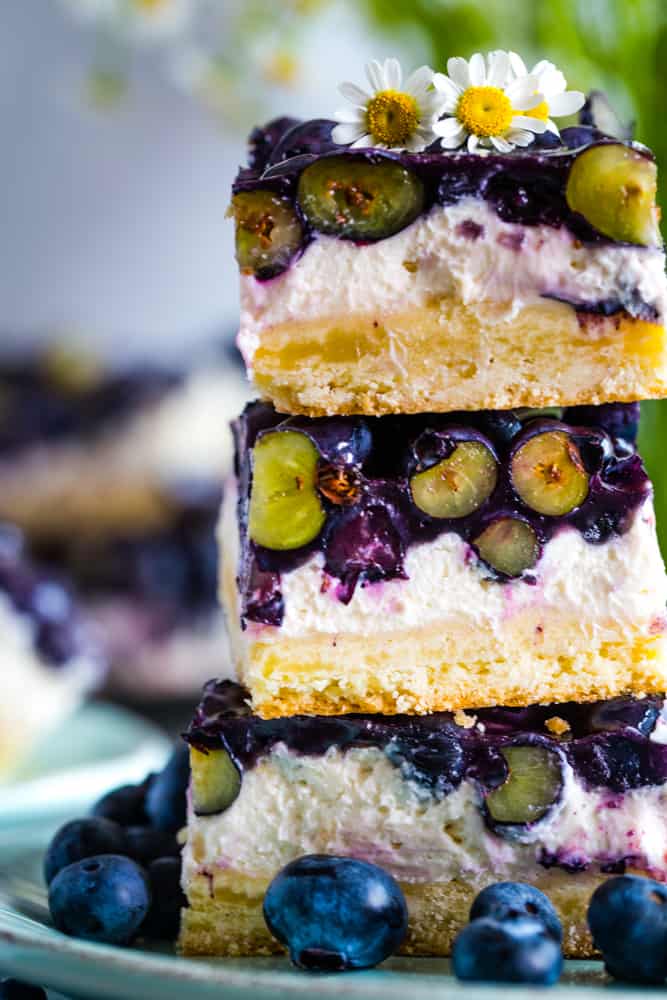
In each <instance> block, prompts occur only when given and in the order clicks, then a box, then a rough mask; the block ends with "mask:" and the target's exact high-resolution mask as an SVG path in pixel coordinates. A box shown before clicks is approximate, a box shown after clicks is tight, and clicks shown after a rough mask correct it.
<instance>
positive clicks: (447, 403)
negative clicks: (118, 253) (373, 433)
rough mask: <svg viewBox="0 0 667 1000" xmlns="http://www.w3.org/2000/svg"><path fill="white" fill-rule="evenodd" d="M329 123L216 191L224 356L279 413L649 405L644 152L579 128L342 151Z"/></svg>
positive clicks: (653, 335) (271, 137)
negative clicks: (224, 213)
mask: <svg viewBox="0 0 667 1000" xmlns="http://www.w3.org/2000/svg"><path fill="white" fill-rule="evenodd" d="M334 124H335V123H334V122H331V121H326V120H317V121H314V122H305V123H294V121H293V120H287V121H285V120H280V121H279V122H272V123H270V124H269V126H267V127H266V128H265V129H264V130H261V131H258V132H256V133H254V134H253V136H252V142H251V159H250V165H249V166H248V167H245V168H243V169H242V170H241V171H240V173H239V175H238V178H237V180H236V183H235V186H234V195H233V199H232V209H231V210H232V213H233V215H234V218H235V220H236V241H237V259H238V262H239V266H240V270H241V326H240V335H239V346H240V348H241V350H242V352H243V354H244V357H245V360H246V363H247V365H248V368H249V369H250V370H251V372H252V374H253V376H254V380H255V383H256V385H257V387H258V388H259V390H260V392H261V393H262V395H263V396H264V397H265V398H267V399H270V400H271V401H272V402H273V403H274V404H275V405H276V407H277V408H278V409H280V410H283V411H286V412H289V413H293V414H296V413H302V414H307V415H310V416H319V415H328V414H334V413H335V414H345V413H364V414H372V415H381V414H386V413H414V412H422V411H446V410H462V409H465V410H487V409H505V408H509V407H512V406H515V405H516V403H517V400H520V402H521V404H522V405H525V406H547V405H548V406H551V405H564V404H565V405H572V404H578V403H579V404H599V403H606V402H618V401H624V400H627V401H632V400H635V399H646V398H653V397H659V396H663V395H664V394H665V392H666V391H667V342H666V338H665V309H666V303H667V279H666V278H665V256H664V252H663V249H662V246H661V240H660V233H659V229H658V223H657V219H658V216H657V209H656V205H655V190H656V166H655V162H654V160H653V157H652V155H651V153H650V152H649V151H648V150H647V149H646V148H644V147H642V146H639V145H638V144H636V143H633V142H631V141H629V140H620V139H615V138H612V137H610V136H608V135H605V134H603V133H602V132H600V131H598V130H597V129H596V128H594V127H592V126H577V127H571V128H567V129H564V130H563V132H562V134H561V136H560V139H557V138H556V136H554V134H553V133H552V132H546V133H544V135H543V136H537V138H536V141H535V142H534V143H533V144H532V145H530V146H529V147H528V148H527V149H525V150H518V149H515V150H513V151H512V152H508V153H500V152H498V150H497V149H492V150H491V151H490V152H489V154H488V155H486V156H482V155H479V154H478V153H477V152H475V153H469V152H467V151H463V152H462V151H455V152H453V151H450V150H446V149H445V150H443V149H441V148H438V147H436V146H432V147H429V148H428V149H426V150H425V151H423V152H418V153H415V152H407V151H401V152H399V151H396V150H394V149H382V148H375V147H374V148H361V149H358V148H342V147H341V146H340V145H336V143H335V142H334V141H333V139H332V129H333V126H334ZM334 134H335V132H334ZM547 137H548V138H547ZM368 145H369V146H373V145H374V144H373V143H372V142H369V144H368ZM547 145H548V146H549V147H550V148H546V147H547Z"/></svg>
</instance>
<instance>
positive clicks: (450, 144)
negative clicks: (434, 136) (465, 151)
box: [440, 122, 466, 149]
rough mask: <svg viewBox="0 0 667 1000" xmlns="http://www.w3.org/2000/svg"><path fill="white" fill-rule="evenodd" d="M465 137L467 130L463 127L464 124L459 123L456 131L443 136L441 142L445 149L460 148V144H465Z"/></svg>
mask: <svg viewBox="0 0 667 1000" xmlns="http://www.w3.org/2000/svg"><path fill="white" fill-rule="evenodd" d="M457 124H458V122H457ZM465 137H466V130H465V129H464V128H463V126H462V125H459V127H458V128H457V130H456V132H452V133H451V134H449V135H443V136H441V137H440V142H441V144H442V146H443V147H444V148H445V149H458V147H459V146H461V145H463V143H464V141H465Z"/></svg>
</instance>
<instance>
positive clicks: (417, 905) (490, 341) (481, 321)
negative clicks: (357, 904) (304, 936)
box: [181, 119, 667, 956]
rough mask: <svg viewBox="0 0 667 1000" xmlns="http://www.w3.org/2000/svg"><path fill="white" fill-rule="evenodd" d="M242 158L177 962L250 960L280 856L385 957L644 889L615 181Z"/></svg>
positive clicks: (641, 376)
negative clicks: (231, 333) (231, 346)
mask: <svg viewBox="0 0 667 1000" xmlns="http://www.w3.org/2000/svg"><path fill="white" fill-rule="evenodd" d="M332 124H333V123H331V122H326V121H323V120H318V121H314V122H307V123H298V122H295V121H293V120H290V119H281V120H278V121H274V122H271V123H270V124H269V125H268V126H267V127H266V128H264V129H261V130H256V131H255V132H254V133H253V135H252V136H251V145H250V161H249V165H248V166H247V167H245V168H243V169H242V170H241V171H240V173H239V176H238V179H237V181H236V184H235V187H234V193H233V201H232V210H233V214H234V217H235V220H236V227H237V257H238V260H239V264H240V269H241V291H242V324H241V336H240V343H241V347H242V350H243V353H244V356H245V359H246V363H247V365H248V368H249V370H250V372H251V374H252V375H253V377H254V380H255V385H256V386H257V388H258V389H259V392H260V394H261V396H262V400H261V401H258V402H255V403H252V404H250V405H249V406H248V407H247V408H246V409H245V411H244V412H243V414H242V415H241V416H240V417H239V418H238V420H237V421H236V423H235V428H234V429H235V436H236V472H235V482H234V484H233V486H230V488H229V489H225V506H224V511H223V516H222V521H221V534H220V538H221V542H222V550H223V566H222V583H221V586H222V597H223V601H224V604H225V606H226V609H227V614H228V618H229V624H230V629H231V632H232V640H233V646H234V655H235V662H236V668H237V671H238V677H239V682H240V683H239V684H235V683H232V682H229V681H224V682H211V683H210V684H209V685H208V686H207V687H206V689H205V692H204V696H203V700H202V702H201V704H200V706H199V708H198V709H197V711H196V714H195V717H194V719H193V721H192V724H191V726H190V729H189V731H188V734H187V739H188V742H189V743H190V745H191V748H192V787H191V794H190V807H189V821H188V836H187V845H186V848H185V855H184V888H185V890H186V893H187V896H188V901H189V907H188V908H187V909H186V910H185V911H184V914H183V924H182V932H181V948H182V950H183V951H184V952H186V953H188V954H240V955H257V954H268V953H271V952H274V951H279V950H280V945H279V944H278V943H277V942H276V941H275V940H274V939H273V938H272V937H271V935H270V934H269V932H268V930H267V928H266V926H265V924H264V921H263V919H262V899H263V895H264V893H265V891H266V888H267V886H268V884H269V882H270V881H271V879H272V878H273V877H274V875H275V874H276V873H277V872H278V871H279V870H280V868H281V867H282V866H283V865H285V864H286V863H287V862H289V861H291V860H293V859H294V858H296V857H298V856H300V855H304V854H309V853H330V854H338V855H351V856H354V857H357V858H363V859H366V860H369V861H372V862H375V863H376V864H378V865H381V866H382V867H383V868H385V869H386V870H387V871H389V872H391V873H392V874H393V875H394V876H395V877H396V878H397V879H398V881H399V883H400V885H401V887H402V889H403V891H404V893H405V896H406V899H407V903H408V907H409V912H410V926H409V933H408V937H407V939H406V942H405V945H404V950H405V951H406V952H409V953H413V954H431V955H442V954H447V953H448V951H449V949H450V947H451V943H452V939H453V937H454V936H455V934H456V933H457V932H458V930H459V929H460V928H461V927H462V926H463V924H464V923H465V922H466V921H467V917H468V911H469V907H470V903H471V901H472V899H473V897H474V895H475V894H476V893H477V892H478V891H479V890H480V889H481V888H483V887H484V886H485V885H487V884H489V883H491V882H495V881H499V880H503V879H513V880H522V881H527V882H530V883H533V884H534V885H537V886H539V887H540V888H541V889H543V890H544V891H545V892H546V893H547V894H548V895H549V896H550V897H551V899H552V901H553V902H554V904H555V906H556V908H557V910H558V911H559V914H560V916H561V919H562V921H563V925H564V948H565V953H566V954H567V955H570V956H585V955H587V954H589V953H590V950H591V942H590V938H589V936H588V932H587V929H586V920H585V913H586V907H587V903H588V900H589V898H590V895H591V893H592V891H593V890H594V889H595V887H596V886H597V885H598V884H599V883H600V881H602V880H604V879H605V878H607V877H608V875H609V873H612V872H621V871H624V870H632V871H636V872H641V873H650V874H651V875H652V876H653V877H657V878H661V879H667V715H663V693H664V691H665V689H666V687H667V651H666V645H665V635H666V630H667V621H666V617H665V603H666V599H667V580H666V577H665V572H664V568H663V564H662V560H661V557H660V552H659V549H658V544H657V540H656V532H655V522H654V513H653V503H652V491H651V484H650V482H649V479H648V477H647V475H646V472H645V470H644V467H643V465H642V461H641V458H640V456H639V455H638V453H637V450H636V445H635V441H636V435H637V426H638V419H639V406H638V400H640V399H645V398H649V397H651V398H655V397H659V396H663V395H667V341H666V338H665V327H664V314H665V301H666V293H667V283H666V280H665V273H664V263H665V262H664V255H663V251H662V249H661V244H660V238H659V232H658V228H657V211H656V207H655V186H656V168H655V163H654V160H653V158H652V156H651V154H650V153H649V151H648V150H647V149H646V148H644V147H641V146H639V145H638V144H635V143H633V142H631V141H629V140H625V139H617V138H613V137H610V136H607V135H604V134H603V133H601V132H600V131H599V130H598V129H597V128H596V127H595V126H593V125H588V126H576V127H573V128H570V129H565V130H564V131H563V132H562V134H561V137H560V140H559V141H558V143H556V145H555V148H553V149H546V148H544V146H543V145H542V146H537V144H535V145H536V148H533V147H532V146H531V147H528V148H527V149H525V150H517V151H514V152H512V153H498V152H495V151H492V152H491V153H490V154H488V155H479V154H475V153H470V152H467V151H463V152H457V153H452V152H448V151H446V150H439V151H437V152H434V151H433V150H432V149H430V150H428V151H426V152H423V153H406V152H401V153H397V152H395V151H385V150H381V149H354V148H352V149H349V148H344V149H342V148H341V147H340V146H339V145H335V144H334V143H333V142H332V140H331V129H332Z"/></svg>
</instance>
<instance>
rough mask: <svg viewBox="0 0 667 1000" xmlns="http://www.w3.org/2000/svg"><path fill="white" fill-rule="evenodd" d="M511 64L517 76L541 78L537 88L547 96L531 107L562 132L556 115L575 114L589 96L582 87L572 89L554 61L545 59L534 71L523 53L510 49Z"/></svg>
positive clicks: (552, 129) (549, 124)
mask: <svg viewBox="0 0 667 1000" xmlns="http://www.w3.org/2000/svg"><path fill="white" fill-rule="evenodd" d="M509 57H510V68H511V71H512V73H513V74H514V77H515V79H518V80H520V79H521V78H522V77H526V76H529V75H530V76H533V77H535V78H536V79H537V90H538V91H539V93H540V94H542V97H543V100H542V102H541V103H540V104H538V105H536V106H535V107H534V108H531V114H532V116H533V117H534V118H540V119H541V120H542V121H544V122H546V127H547V130H548V131H549V132H554V133H555V134H556V135H559V134H560V133H559V131H558V126H557V125H556V123H555V122H554V121H553V119H552V117H551V116H552V115H553V117H554V118H561V117H562V116H563V115H573V114H574V113H575V111H578V110H579V108H581V107H583V105H584V102H585V100H586V97H585V95H584V94H582V93H581V91H579V90H568V89H567V80H566V79H565V77H564V76H563V74H562V73H561V71H560V70H559V69H558V67H557V66H554V64H553V63H552V62H549V61H548V60H547V59H542V60H541V61H540V62H538V63H536V64H535V66H533V68H532V70H531V71H530V74H529V73H528V70H527V69H526V64H525V63H524V61H523V59H522V58H521V56H519V55H517V53H516V52H510V53H509Z"/></svg>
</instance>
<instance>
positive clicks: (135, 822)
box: [92, 774, 155, 826]
mask: <svg viewBox="0 0 667 1000" xmlns="http://www.w3.org/2000/svg"><path fill="white" fill-rule="evenodd" d="M154 777H155V776H154V775H152V774H149V775H148V777H147V778H146V780H145V781H142V783H141V784H140V785H121V786H120V788H114V789H112V791H110V792H107V793H106V795H103V796H102V798H101V799H99V800H98V801H97V802H96V803H95V805H94V806H93V809H92V814H93V816H102V817H103V818H104V819H112V820H114V822H116V823H120V825H121V826H143V825H144V824H145V823H147V822H148V816H147V815H146V809H145V803H146V791H147V789H148V787H149V786H150V784H151V782H152V781H153V780H154Z"/></svg>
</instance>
